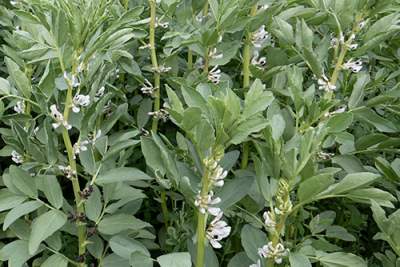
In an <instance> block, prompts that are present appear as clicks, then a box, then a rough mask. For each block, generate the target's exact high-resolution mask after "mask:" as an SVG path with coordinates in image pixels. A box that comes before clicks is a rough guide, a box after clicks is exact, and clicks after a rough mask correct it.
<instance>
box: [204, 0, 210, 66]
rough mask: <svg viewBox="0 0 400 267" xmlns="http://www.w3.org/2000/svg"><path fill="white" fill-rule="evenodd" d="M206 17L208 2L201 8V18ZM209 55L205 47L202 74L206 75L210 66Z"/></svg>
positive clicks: (208, 50)
mask: <svg viewBox="0 0 400 267" xmlns="http://www.w3.org/2000/svg"><path fill="white" fill-rule="evenodd" d="M207 16H208V0H206V2H205V3H204V7H203V17H204V19H205V18H206V17H207ZM209 53H210V48H209V47H208V46H207V47H206V51H205V55H204V67H203V72H204V73H208V67H209V65H210V59H209V57H208V54H209Z"/></svg>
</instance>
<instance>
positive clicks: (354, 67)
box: [343, 59, 363, 73]
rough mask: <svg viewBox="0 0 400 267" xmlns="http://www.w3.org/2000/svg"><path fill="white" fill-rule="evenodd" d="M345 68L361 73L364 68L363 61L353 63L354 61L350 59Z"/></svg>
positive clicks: (344, 65)
mask: <svg viewBox="0 0 400 267" xmlns="http://www.w3.org/2000/svg"><path fill="white" fill-rule="evenodd" d="M343 68H344V69H346V70H351V71H352V72H355V73H357V72H360V70H361V69H362V68H363V66H362V61H361V60H356V61H353V59H350V60H349V61H347V62H346V63H344V64H343Z"/></svg>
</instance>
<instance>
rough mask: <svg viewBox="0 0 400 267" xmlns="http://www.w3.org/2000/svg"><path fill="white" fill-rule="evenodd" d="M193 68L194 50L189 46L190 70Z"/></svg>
mask: <svg viewBox="0 0 400 267" xmlns="http://www.w3.org/2000/svg"><path fill="white" fill-rule="evenodd" d="M192 69H193V52H192V50H191V49H190V48H189V51H188V70H189V71H191V70H192Z"/></svg>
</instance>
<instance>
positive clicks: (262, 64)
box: [251, 53, 267, 69]
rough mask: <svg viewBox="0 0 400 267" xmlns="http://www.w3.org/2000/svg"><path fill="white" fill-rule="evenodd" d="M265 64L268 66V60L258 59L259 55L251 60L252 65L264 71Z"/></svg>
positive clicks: (264, 58)
mask: <svg viewBox="0 0 400 267" xmlns="http://www.w3.org/2000/svg"><path fill="white" fill-rule="evenodd" d="M265 64H267V58H266V57H260V58H259V57H258V53H256V55H255V56H254V57H253V58H252V59H251V65H253V66H256V67H257V68H259V69H262V68H264V67H265Z"/></svg>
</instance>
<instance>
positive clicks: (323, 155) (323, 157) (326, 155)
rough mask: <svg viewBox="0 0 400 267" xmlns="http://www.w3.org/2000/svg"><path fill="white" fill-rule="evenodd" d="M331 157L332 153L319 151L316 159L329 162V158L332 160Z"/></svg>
mask: <svg viewBox="0 0 400 267" xmlns="http://www.w3.org/2000/svg"><path fill="white" fill-rule="evenodd" d="M333 156H335V154H334V153H327V152H324V151H320V152H318V153H317V157H318V158H319V159H321V160H329V159H330V158H332V157H333Z"/></svg>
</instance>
